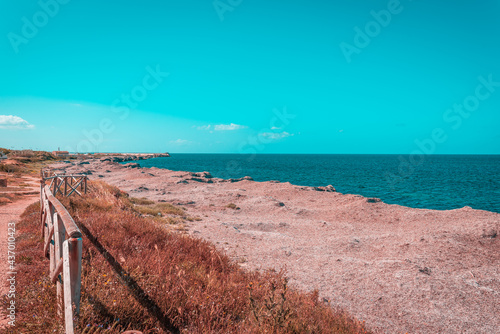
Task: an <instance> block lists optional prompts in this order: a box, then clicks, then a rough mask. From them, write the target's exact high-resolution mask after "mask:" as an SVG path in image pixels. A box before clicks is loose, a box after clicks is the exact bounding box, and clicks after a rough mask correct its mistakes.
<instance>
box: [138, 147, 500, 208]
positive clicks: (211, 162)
mask: <svg viewBox="0 0 500 334" xmlns="http://www.w3.org/2000/svg"><path fill="white" fill-rule="evenodd" d="M419 158H420V159H419ZM139 164H140V165H141V167H158V168H166V169H171V170H181V171H190V172H201V171H208V172H210V173H211V174H212V175H213V176H214V177H220V178H239V177H243V176H247V175H248V176H251V177H252V178H253V179H254V180H256V181H269V180H277V181H281V182H290V183H292V184H296V185H302V186H326V185H329V184H331V185H333V186H334V187H335V188H336V189H337V191H338V192H341V193H349V194H359V195H362V196H366V197H378V198H380V199H382V200H383V201H384V202H385V203H389V204H400V205H404V206H409V207H412V208H425V209H436V210H450V209H457V208H462V207H464V206H470V207H472V208H474V209H481V210H488V211H494V212H500V180H499V175H500V155H426V156H420V157H415V156H405V155H329V154H318V155H316V154H257V155H245V154H172V156H171V157H170V158H155V159H150V160H143V161H139Z"/></svg>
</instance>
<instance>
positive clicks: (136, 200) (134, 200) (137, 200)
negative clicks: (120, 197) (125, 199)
mask: <svg viewBox="0 0 500 334" xmlns="http://www.w3.org/2000/svg"><path fill="white" fill-rule="evenodd" d="M129 200H130V202H131V203H132V204H136V205H151V204H155V203H156V202H155V201H151V200H149V199H147V198H145V197H143V198H137V197H130V198H129Z"/></svg>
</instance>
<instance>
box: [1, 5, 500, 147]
mask: <svg viewBox="0 0 500 334" xmlns="http://www.w3.org/2000/svg"><path fill="white" fill-rule="evenodd" d="M0 13H2V14H1V16H2V19H1V20H0V74H1V76H0V147H7V148H11V147H13V148H17V149H21V148H32V149H43V150H54V149H57V147H60V148H61V149H67V150H70V151H80V152H84V151H100V152H118V151H121V152H124V151H134V152H165V151H168V152H207V153H239V152H247V153H254V152H255V153H404V154H410V153H412V152H418V150H420V151H421V152H424V153H426V154H431V153H438V154H455V153H465V154H469V153H478V154H500V126H499V125H500V61H499V60H500V1H497V0H495V1H493V0H482V1H459V0H439V1H436V0H418V1H417V0H413V1H410V0H401V1H400V2H398V1H395V0H390V1H374V0H371V1H368V0H366V1H353V0H336V1H318V0H294V1H293V0H290V1H264V0H242V1H241V0H220V1H212V0H203V1H201V0H182V1H168V0H141V1H127V0H120V1H117V0H107V1H96V0H85V1H82V0H59V1H56V0H41V1H39V2H37V1H27V0H16V1H1V2H0Z"/></svg>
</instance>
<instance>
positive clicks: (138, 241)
mask: <svg viewBox="0 0 500 334" xmlns="http://www.w3.org/2000/svg"><path fill="white" fill-rule="evenodd" d="M91 190H92V192H91V194H90V195H87V196H85V197H84V198H77V197H73V198H71V199H65V200H64V201H63V203H64V204H65V206H66V207H67V208H68V209H69V211H70V213H71V214H72V216H73V217H74V219H75V221H76V222H77V224H78V225H79V226H80V228H81V230H82V232H83V233H84V238H83V274H82V301H81V315H80V318H79V321H78V332H79V333H96V329H97V328H100V329H99V330H102V331H99V332H100V333H104V332H106V333H120V332H121V331H123V330H125V329H137V330H142V331H144V332H145V333H150V334H151V333H168V332H169V331H171V332H178V333H366V330H365V328H364V325H363V324H362V323H360V322H358V321H356V320H355V319H353V318H351V317H349V316H348V315H346V314H345V313H343V312H341V311H336V310H334V309H333V308H331V307H330V306H329V305H326V304H324V303H322V302H319V300H318V295H317V293H310V294H307V293H302V292H298V291H295V290H293V289H290V288H289V287H288V284H287V280H286V278H285V277H284V276H283V275H282V274H281V273H276V272H267V273H265V274H259V273H254V272H250V273H248V272H244V271H243V270H241V269H240V268H239V266H238V265H237V264H236V263H233V262H231V261H230V260H229V258H228V257H227V256H225V255H224V254H221V253H220V252H219V251H218V250H217V249H216V248H215V246H214V245H212V244H210V243H208V242H206V241H203V240H201V239H195V238H192V237H188V236H185V235H181V234H178V233H171V232H169V231H168V230H167V229H165V228H164V226H163V224H161V223H159V222H158V221H157V219H156V218H150V219H145V218H141V217H140V216H139V215H138V214H137V212H136V211H135V209H136V208H135V204H131V202H130V200H129V199H128V198H127V196H125V194H124V193H123V192H121V191H120V190H118V189H117V188H114V187H111V186H108V185H106V184H104V183H92V185H91ZM155 205H156V204H155ZM160 208H162V210H171V208H170V207H168V206H160ZM177 209H178V208H177ZM38 210H39V208H38V205H32V206H30V207H29V208H28V209H27V210H26V212H25V213H24V215H23V219H22V221H21V222H20V223H19V224H18V233H19V234H18V236H19V237H18V241H17V258H18V259H19V262H18V268H17V271H18V277H17V280H18V286H20V287H23V289H20V291H19V294H18V296H17V303H16V304H17V305H18V306H19V308H18V313H17V316H18V319H17V322H16V323H17V326H16V328H15V330H14V329H8V330H7V332H6V333H21V332H22V333H52V332H56V333H62V332H63V331H62V329H61V326H60V325H59V324H61V323H62V322H61V319H59V318H58V317H57V315H56V310H55V287H54V285H52V284H51V283H49V278H48V273H47V269H48V266H49V263H48V260H46V259H45V258H43V257H42V255H41V253H42V251H41V249H42V240H41V237H40V233H39V212H38ZM182 211H183V210H182ZM175 212H178V213H181V212H180V211H175ZM21 259H23V260H21ZM99 326H102V328H101V327H99ZM104 329H108V330H107V331H104Z"/></svg>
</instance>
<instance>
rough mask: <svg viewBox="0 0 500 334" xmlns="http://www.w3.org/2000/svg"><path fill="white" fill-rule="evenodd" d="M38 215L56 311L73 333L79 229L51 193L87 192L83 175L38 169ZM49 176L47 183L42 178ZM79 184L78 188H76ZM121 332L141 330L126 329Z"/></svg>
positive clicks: (77, 299)
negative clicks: (55, 295)
mask: <svg viewBox="0 0 500 334" xmlns="http://www.w3.org/2000/svg"><path fill="white" fill-rule="evenodd" d="M40 174H41V177H42V180H41V182H40V208H41V212H40V219H41V223H42V237H43V239H44V247H43V254H44V256H47V257H49V259H50V270H49V272H50V273H49V275H50V279H51V281H52V282H53V283H57V311H58V314H59V315H60V316H64V327H65V333H66V334H74V333H75V320H77V318H78V315H79V313H80V294H81V275H82V233H81V232H80V229H79V228H78V226H76V224H75V221H74V220H73V218H72V217H71V215H70V214H69V212H68V211H67V210H66V208H65V207H64V206H63V205H62V204H61V202H59V200H58V199H57V198H56V197H55V195H56V194H57V193H58V192H59V193H61V194H62V195H63V196H66V197H67V196H70V195H71V194H73V193H76V194H78V195H80V196H81V195H82V193H87V176H86V175H60V174H57V172H55V171H47V170H42V171H41V173H40ZM48 180H50V181H51V182H50V185H47V184H46V181H48ZM78 187H80V191H78V189H77V188H78ZM123 334H142V332H139V331H135V330H130V331H125V332H123Z"/></svg>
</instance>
